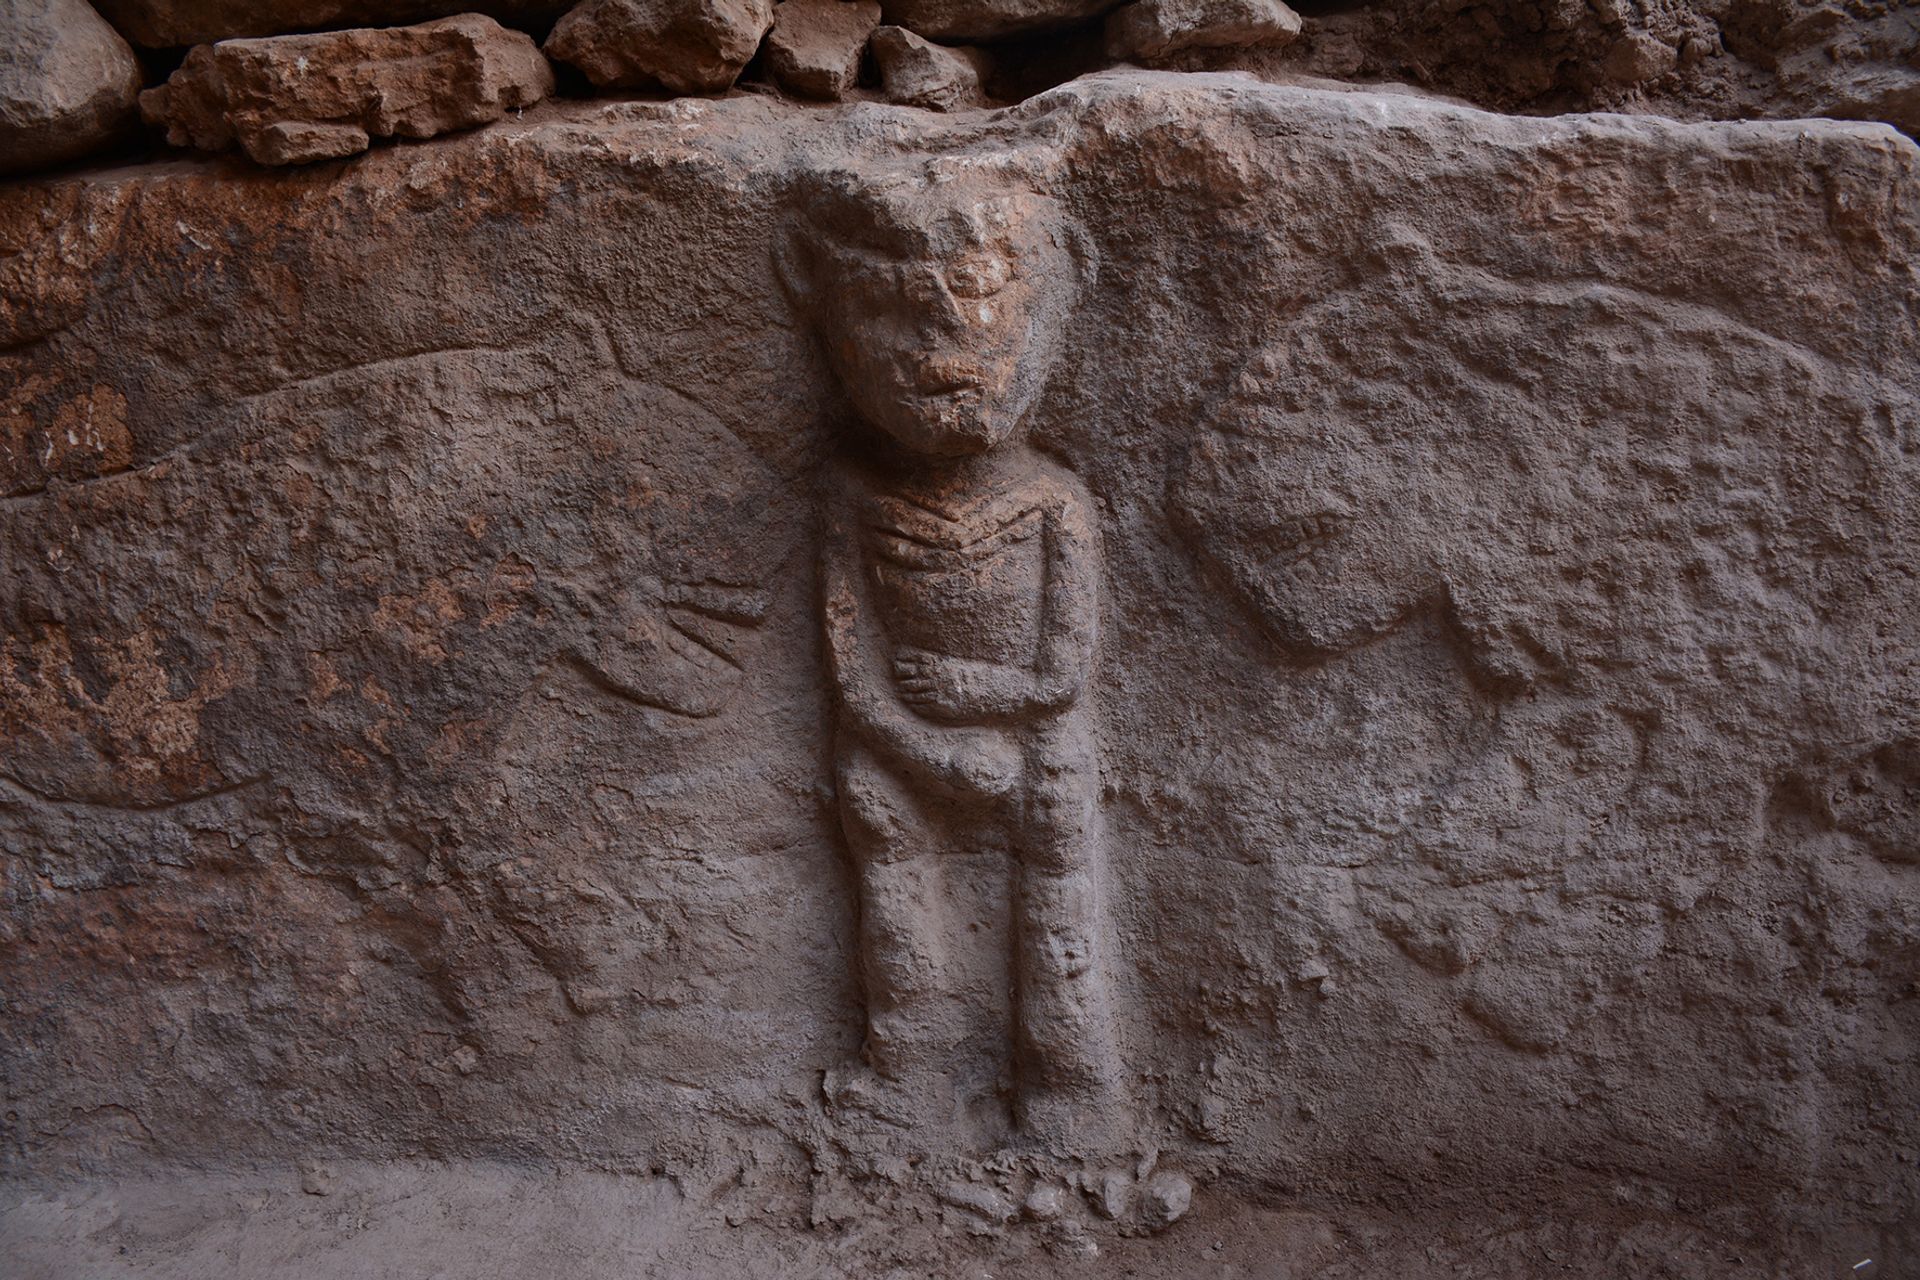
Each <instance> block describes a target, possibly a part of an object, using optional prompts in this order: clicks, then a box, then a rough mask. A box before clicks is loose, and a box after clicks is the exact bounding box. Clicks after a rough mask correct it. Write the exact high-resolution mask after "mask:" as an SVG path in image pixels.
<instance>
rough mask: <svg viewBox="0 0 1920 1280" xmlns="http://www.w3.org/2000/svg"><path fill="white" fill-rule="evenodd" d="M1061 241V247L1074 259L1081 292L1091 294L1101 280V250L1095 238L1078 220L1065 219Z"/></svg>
mask: <svg viewBox="0 0 1920 1280" xmlns="http://www.w3.org/2000/svg"><path fill="white" fill-rule="evenodd" d="M1060 239H1061V247H1062V248H1064V249H1065V250H1066V251H1067V256H1068V257H1070V258H1072V259H1073V269H1074V273H1075V274H1076V275H1078V276H1079V278H1080V292H1081V293H1083V294H1084V293H1087V292H1090V291H1091V290H1092V289H1093V286H1094V283H1095V282H1096V281H1097V280H1099V278H1100V250H1099V249H1098V248H1097V247H1096V246H1095V245H1094V243H1093V237H1092V236H1090V235H1088V234H1087V229H1086V228H1085V227H1083V226H1081V225H1080V223H1079V222H1078V221H1077V220H1075V219H1073V218H1063V219H1062V220H1061V223H1060Z"/></svg>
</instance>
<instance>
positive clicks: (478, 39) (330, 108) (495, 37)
mask: <svg viewBox="0 0 1920 1280" xmlns="http://www.w3.org/2000/svg"><path fill="white" fill-rule="evenodd" d="M552 89H553V69H552V68H551V67H549V66H548V65H547V61H546V59H545V58H543V57H541V56H540V50H539V49H538V48H537V47H535V45H534V43H533V41H532V40H531V39H529V38H528V37H527V36H526V35H524V34H523V33H521V32H518V31H508V30H506V29H505V28H503V27H501V26H500V25H499V24H498V23H496V22H494V21H493V20H492V19H491V18H485V17H481V16H480V15H478V14H463V15H461V16H459V17H454V18H442V19H440V20H439V21H436V22H427V23H422V24H420V25H419V26H414V27H387V28H363V29H360V30H355V31H333V32H326V33H324V34H320V35H306V36H268V37H263V38H261V39H257V40H224V41H221V42H220V43H219V44H213V45H201V46H200V47H198V48H196V49H194V50H193V51H192V52H191V53H189V54H188V55H187V59H186V61H185V62H184V63H182V64H181V66H180V69H179V70H178V71H176V72H174V73H173V75H172V77H171V78H170V79H168V81H167V83H166V84H164V85H162V86H160V87H159V88H157V89H149V90H148V91H147V92H145V93H143V94H141V95H140V110H141V112H142V113H143V114H144V115H145V116H146V118H147V120H148V121H149V122H150V123H152V124H154V125H156V126H159V127H160V128H163V129H165V130H166V134H167V140H168V141H169V142H171V143H173V144H174V145H175V146H191V147H198V148H200V149H201V150H203V151H219V150H224V149H225V148H227V147H231V146H234V145H238V146H239V147H241V148H242V149H243V150H245V151H246V153H247V154H248V155H249V156H251V157H252V158H253V159H255V160H257V161H259V162H260V163H262V164H305V163H309V162H312V161H315V160H329V159H336V158H338V157H341V156H348V155H352V154H354V153H355V152H358V151H363V150H365V149H366V148H367V146H368V145H369V142H370V140H371V139H373V138H393V137H399V138H431V137H435V136H437V135H439V134H442V133H450V132H453V131H455V130H459V129H470V128H473V127H474V126H475V125H481V124H487V123H489V122H491V121H494V120H498V119H500V117H502V116H503V115H505V114H506V113H507V112H509V111H512V110H515V109H518V108H520V107H527V106H531V105H533V104H534V103H536V102H538V101H540V99H542V98H544V97H545V96H546V95H547V94H548V93H549V92H551V91H552Z"/></svg>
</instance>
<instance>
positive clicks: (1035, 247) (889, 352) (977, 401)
mask: <svg viewBox="0 0 1920 1280" xmlns="http://www.w3.org/2000/svg"><path fill="white" fill-rule="evenodd" d="M798 205H799V208H798V213H797V216H796V218H795V219H794V222H793V223H792V225H791V226H790V228H789V230H788V233H787V235H786V236H785V237H783V239H782V242H781V244H780V246H779V249H778V257H779V265H780V269H781V275H782V278H783V279H784V281H785V283H786V286H787V289H788V292H789V294H790V295H791V297H792V298H793V300H794V303H795V305H796V306H797V307H799V309H800V310H801V311H802V312H803V313H804V314H806V315H807V316H808V318H809V319H810V320H811V321H812V322H813V324H814V325H815V326H816V329H817V331H818V333H819V335H820V338H821V341H822V343H823V345H824V346H825V349H826V353H827V359H828V361H829V362H830V364H831V365H832V367H833V370H834V372H835V374H836V375H837V376H838V377H839V378H840V380H841V382H842V383H843V384H844V386H845V388H846V391H847V394H848V396H849V397H850V398H851V399H852V401H853V404H854V407H855V408H856V409H857V410H858V411H859V413H860V415H861V417H862V418H864V419H865V420H866V421H867V423H868V424H870V425H871V426H873V427H876V428H878V429H879V430H881V431H884V432H885V433H886V434H887V435H888V436H890V437H892V438H893V439H894V440H895V441H897V442H898V443H899V444H900V445H901V446H902V447H904V448H906V449H907V450H909V451H911V452H913V453H916V454H921V455H925V456H929V457H962V456H965V455H969V454H977V453H981V452H984V451H985V450H988V449H991V448H993V447H994V446H995V445H998V444H1000V443H1001V442H1003V441H1005V440H1007V439H1009V438H1010V437H1012V436H1013V435H1014V434H1015V432H1016V431H1018V430H1019V428H1020V425H1021V420H1022V419H1023V418H1024V417H1025V415H1026V413H1027V410H1028V409H1029V407H1031V405H1032V403H1033V401H1034V399H1035V397H1036V396H1037V395H1038V394H1039V391H1040V389H1041V387H1042V386H1043V385H1044V383H1045V381H1046V377H1047V373H1048V370H1049V368H1050V367H1051V365H1052V363H1053V358H1054V354H1055V351H1056V348H1057V346H1058V337H1059V333H1060V330H1061V328H1062V325H1063V322H1064V320H1065V318H1066V316H1067V314H1068V313H1069V311H1070V310H1071V307H1072V305H1073V301H1074V299H1075V297H1076V295H1077V294H1078V292H1079V289H1080V281H1081V269H1080V261H1079V257H1078V256H1077V255H1076V254H1075V253H1074V252H1073V245H1074V235H1073V228H1072V226H1071V224H1070V222H1069V221H1068V219H1067V217H1066V215H1065V213H1064V211H1063V210H1062V209H1061V207H1060V206H1059V204H1058V203H1057V202H1056V201H1054V200H1052V199H1050V198H1048V197H1045V196H1042V195H1039V194H1036V193H1035V192H1033V191H1031V190H1025V189H1020V188H1017V187H1012V186H1010V185H1008V184H1006V183H1004V182H1001V181H998V180H995V179H991V178H987V177H983V176H981V175H974V174H962V175H958V176H947V175H941V174H939V173H924V172H908V173H889V174H885V175H880V176H873V175H860V174H853V173H848V172H844V171H843V172H834V173H827V174H822V175H818V176H817V177H815V178H814V179H812V180H811V181H809V182H808V183H807V184H806V185H805V186H804V188H803V189H802V191H801V193H800V199H799V201H798Z"/></svg>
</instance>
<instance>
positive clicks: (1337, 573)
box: [1175, 350, 1446, 656]
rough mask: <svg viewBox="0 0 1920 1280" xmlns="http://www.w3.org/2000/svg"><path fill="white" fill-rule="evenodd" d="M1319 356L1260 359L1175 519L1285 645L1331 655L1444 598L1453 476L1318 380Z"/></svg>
mask: <svg viewBox="0 0 1920 1280" xmlns="http://www.w3.org/2000/svg"><path fill="white" fill-rule="evenodd" d="M1313 363H1314V362H1312V361H1302V360H1296V359H1292V358H1290V357H1289V356H1288V355H1287V354H1286V353H1284V352H1283V351H1280V350H1271V351H1269V352H1264V353H1262V354H1261V355H1260V356H1257V357H1256V358H1255V359H1254V360H1253V361H1252V362H1250V363H1249V365H1248V366H1247V368H1246V370H1244V371H1243V372H1242V374H1241V375H1240V378H1239V379H1238V381H1237V382H1236V384H1235V386H1234V387H1233V388H1232V390H1231V391H1230V392H1229V394H1228V395H1227V396H1226V398H1225V399H1224V400H1223V401H1222V402H1221V404H1220V405H1219V407H1218V408H1217V410H1216V411H1215V413H1214V415H1213V416H1212V418H1211V420H1210V422H1209V423H1208V426H1207V429H1206V430H1205V431H1204V432H1203V433H1202V434H1201V436H1200V437H1199V439H1198V440H1196V442H1195V443H1194V445H1193V447H1192V450H1191V452H1190V453H1189V455H1188V457H1187V460H1186V467H1185V471H1184V473H1183V474H1182V475H1181V477H1180V479H1179V481H1178V485H1177V489H1176V493H1175V515H1176V518H1177V519H1178V521H1179V522H1180V524H1181V525H1182V526H1183V532H1184V533H1185V534H1186V537H1187V540H1188V541H1189V543H1190V544H1191V545H1192V546H1193V548H1194V550H1196V551H1197V552H1199V553H1200V555H1201V556H1202V557H1203V558H1204V559H1206V560H1208V561H1211V562H1212V564H1213V566H1214V567H1215V568H1216V569H1217V570H1218V571H1219V572H1220V573H1221V574H1222V575H1223V576H1224V577H1225V578H1226V579H1227V585H1229V586H1231V587H1232V588H1234V589H1235V590H1236V591H1237V592H1238V593H1239V594H1240V595H1241V596H1242V598H1243V599H1244V600H1245V601H1246V603H1247V604H1248V605H1250V606H1251V607H1252V608H1253V609H1254V610H1255V612H1257V613H1258V614H1259V615H1260V617H1261V620H1262V621H1263V622H1264V623H1265V624H1266V626H1267V628H1268V630H1269V631H1271V632H1272V633H1273V635H1274V637H1275V638H1276V639H1277V640H1279V641H1280V642H1281V643H1282V644H1283V645H1285V646H1286V647H1288V648H1290V649H1293V650H1295V651H1296V652H1299V653H1303V654H1307V655H1315V656H1324V655H1327V654H1331V653H1337V652H1340V651H1342V650H1346V649H1351V648H1353V647H1355V646H1357V645H1360V644H1363V643H1365V642H1366V641H1368V640H1371V639H1373V638H1374V637H1375V636H1378V635H1380V634H1382V633H1383V632H1385V631H1387V630H1389V629H1391V628H1392V627H1393V626H1394V625H1395V624H1397V623H1399V622H1400V621H1402V620H1403V619H1405V618H1406V617H1407V616H1408V615H1409V614H1411V613H1413V612H1414V611H1415V610H1416V609H1417V608H1419V607H1420V606H1421V605H1422V604H1423V603H1425V602H1427V601H1429V600H1432V599H1434V598H1436V597H1437V596H1438V595H1439V594H1440V593H1441V590H1442V577H1441V573H1440V571H1439V569H1438V568H1437V567H1436V561H1435V556H1436V553H1437V552H1438V550H1439V549H1440V547H1441V545H1442V544H1443V543H1444V542H1445V541H1446V531H1445V529H1444V528H1443V527H1442V521H1441V516H1442V514H1443V513H1442V508H1443V507H1444V505H1445V504H1444V502H1441V501H1439V499H1438V494H1439V491H1440V490H1442V489H1444V487H1445V483H1444V480H1443V479H1441V478H1440V477H1442V476H1443V475H1444V474H1445V473H1444V470H1443V468H1442V467H1441V465H1440V460H1439V459H1438V458H1436V457H1435V456H1433V455H1432V451H1431V450H1430V449H1429V448H1428V447H1426V446H1424V445H1422V444H1421V443H1420V442H1419V440H1418V438H1417V437H1413V438H1409V436H1408V435H1407V434H1406V433H1393V432H1380V433H1376V432H1375V431H1373V430H1370V429H1369V428H1368V427H1367V426H1366V425H1365V422H1366V419H1367V414H1366V412H1365V410H1364V409H1357V408H1356V407H1355V406H1351V405H1348V404H1345V403H1343V402H1342V398H1341V395H1340V394H1339V389H1338V388H1331V387H1326V386H1322V385H1315V383H1316V374H1317V373H1318V375H1319V377H1320V378H1322V379H1324V376H1325V375H1324V373H1319V371H1317V370H1315V369H1314V368H1312V367H1309V366H1311V365H1312V364H1313ZM1396 437H1397V438H1396Z"/></svg>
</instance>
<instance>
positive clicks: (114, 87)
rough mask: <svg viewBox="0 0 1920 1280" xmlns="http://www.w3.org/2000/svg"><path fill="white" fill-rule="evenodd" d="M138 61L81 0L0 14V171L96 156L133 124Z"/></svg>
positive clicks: (12, 0) (28, 4) (15, 7)
mask: <svg viewBox="0 0 1920 1280" xmlns="http://www.w3.org/2000/svg"><path fill="white" fill-rule="evenodd" d="M139 92H140V64H139V63H138V62H137V61H136V60H135V59H134V56H133V50H131V49H129V48H128V47H127V42H126V41H124V40H122V39H121V38H120V37H119V35H118V34H117V33H116V32H115V31H114V29H113V28H112V27H110V26H108V25H107V24H106V22H104V21H103V20H102V19H101V17H100V15H99V14H97V13H95V12H94V11H93V10H92V8H90V7H89V6H88V5H87V3H86V0H9V2H8V5H7V7H6V9H5V11H4V12H0V174H8V173H24V172H26V171H27V170H30V169H39V168H44V167H45V166H47V165H53V164H59V163H60V162H61V161H64V160H72V159H75V158H77V157H79V156H84V155H86V154H87V153H88V152H91V151H96V150H98V149H99V148H100V147H102V146H104V145H106V144H107V143H109V142H111V141H113V140H114V138H116V137H119V136H121V135H123V134H125V133H126V132H127V131H128V129H129V128H130V127H131V126H132V125H133V123H134V120H135V116H134V98H135V96H136V95H137V94H138V93H139Z"/></svg>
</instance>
